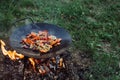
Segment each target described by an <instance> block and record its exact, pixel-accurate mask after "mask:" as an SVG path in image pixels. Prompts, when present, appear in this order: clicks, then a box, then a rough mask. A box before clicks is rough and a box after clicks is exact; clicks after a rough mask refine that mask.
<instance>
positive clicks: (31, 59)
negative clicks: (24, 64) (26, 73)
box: [28, 58, 36, 71]
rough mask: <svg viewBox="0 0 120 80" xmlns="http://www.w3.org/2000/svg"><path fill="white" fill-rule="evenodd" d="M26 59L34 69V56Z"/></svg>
mask: <svg viewBox="0 0 120 80" xmlns="http://www.w3.org/2000/svg"><path fill="white" fill-rule="evenodd" d="M28 60H29V61H30V63H31V65H32V66H33V69H34V71H36V68H35V59H34V58H28Z"/></svg>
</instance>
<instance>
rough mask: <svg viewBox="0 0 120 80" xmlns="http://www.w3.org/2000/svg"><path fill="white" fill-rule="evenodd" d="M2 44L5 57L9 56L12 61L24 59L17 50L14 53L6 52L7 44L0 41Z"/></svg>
mask: <svg viewBox="0 0 120 80" xmlns="http://www.w3.org/2000/svg"><path fill="white" fill-rule="evenodd" d="M0 43H1V50H2V53H3V55H5V56H8V57H9V58H10V59H11V60H16V59H22V58H24V55H22V54H19V53H17V52H16V51H15V50H14V51H11V50H6V49H5V46H6V44H5V43H4V41H2V40H0Z"/></svg>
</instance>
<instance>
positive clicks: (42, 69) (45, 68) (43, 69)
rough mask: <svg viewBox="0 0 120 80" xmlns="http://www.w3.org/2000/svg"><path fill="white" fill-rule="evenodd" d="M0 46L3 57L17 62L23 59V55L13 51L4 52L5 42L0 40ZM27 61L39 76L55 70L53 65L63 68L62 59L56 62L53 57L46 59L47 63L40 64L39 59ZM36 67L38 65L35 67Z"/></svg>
mask: <svg viewBox="0 0 120 80" xmlns="http://www.w3.org/2000/svg"><path fill="white" fill-rule="evenodd" d="M0 45H1V50H2V53H3V55H5V56H8V57H9V58H10V59H11V60H18V59H23V58H24V55H22V54H19V53H17V52H16V51H15V50H13V51H11V50H6V48H5V46H6V44H5V42H4V41H2V40H0ZM28 60H29V61H30V64H31V65H32V68H33V70H34V71H35V72H36V71H38V72H39V73H40V74H41V75H44V74H46V73H49V72H51V69H50V68H53V67H54V68H55V66H54V65H52V64H51V63H53V64H56V63H57V62H58V67H59V68H65V65H64V62H63V58H60V59H58V60H56V58H55V57H53V58H51V59H48V60H47V63H41V59H35V58H28ZM36 65H39V66H37V67H36Z"/></svg>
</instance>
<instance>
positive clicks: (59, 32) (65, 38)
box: [9, 23, 72, 58]
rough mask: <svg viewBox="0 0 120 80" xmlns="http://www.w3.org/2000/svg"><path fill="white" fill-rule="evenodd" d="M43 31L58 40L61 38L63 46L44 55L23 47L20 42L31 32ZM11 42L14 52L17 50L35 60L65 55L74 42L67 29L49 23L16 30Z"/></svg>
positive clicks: (30, 25)
mask: <svg viewBox="0 0 120 80" xmlns="http://www.w3.org/2000/svg"><path fill="white" fill-rule="evenodd" d="M43 30H47V31H48V32H49V34H50V35H54V36H56V37H57V38H61V39H62V40H61V44H60V45H59V46H56V47H54V48H52V49H51V50H50V51H49V52H47V53H44V54H42V53H40V52H37V51H33V50H31V49H24V48H22V47H21V46H22V44H20V42H21V41H22V39H23V38H25V37H26V35H27V34H29V33H31V32H36V33H38V32H39V31H43ZM9 40H10V46H11V47H12V48H13V49H14V50H16V51H17V52H18V53H20V54H23V55H25V56H28V57H33V58H50V57H53V56H56V55H60V54H62V53H64V51H65V50H66V49H67V47H69V45H70V44H71V42H72V39H71V36H70V34H69V33H68V32H67V31H66V30H65V29H63V28H61V27H58V26H56V25H53V24H47V23H32V24H28V25H24V26H21V27H19V28H16V29H15V30H14V31H12V34H11V36H10V38H9Z"/></svg>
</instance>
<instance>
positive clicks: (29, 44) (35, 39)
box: [20, 30, 61, 53]
mask: <svg viewBox="0 0 120 80" xmlns="http://www.w3.org/2000/svg"><path fill="white" fill-rule="evenodd" d="M60 42H61V38H57V37H56V36H54V35H50V34H49V33H48V31H47V30H44V31H39V32H38V33H35V32H31V33H30V34H28V35H26V37H25V38H24V39H22V41H21V42H20V43H21V44H22V47H23V48H29V49H32V50H37V51H40V52H42V53H46V52H48V51H50V49H51V48H53V47H55V46H58V45H60Z"/></svg>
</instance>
